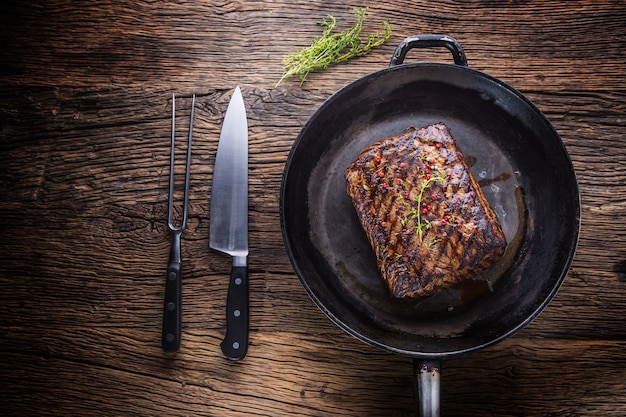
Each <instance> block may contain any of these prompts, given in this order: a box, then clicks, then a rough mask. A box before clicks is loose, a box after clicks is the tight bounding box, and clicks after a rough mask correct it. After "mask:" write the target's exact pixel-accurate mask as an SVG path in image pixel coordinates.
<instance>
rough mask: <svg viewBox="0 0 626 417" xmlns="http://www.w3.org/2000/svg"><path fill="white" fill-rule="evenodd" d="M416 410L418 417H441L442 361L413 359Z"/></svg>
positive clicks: (436, 359)
mask: <svg viewBox="0 0 626 417" xmlns="http://www.w3.org/2000/svg"><path fill="white" fill-rule="evenodd" d="M413 377H414V385H415V392H416V395H415V408H416V410H417V416H418V417H439V415H440V401H439V399H440V398H441V391H440V386H441V359H439V358H434V359H432V358H428V359H413Z"/></svg>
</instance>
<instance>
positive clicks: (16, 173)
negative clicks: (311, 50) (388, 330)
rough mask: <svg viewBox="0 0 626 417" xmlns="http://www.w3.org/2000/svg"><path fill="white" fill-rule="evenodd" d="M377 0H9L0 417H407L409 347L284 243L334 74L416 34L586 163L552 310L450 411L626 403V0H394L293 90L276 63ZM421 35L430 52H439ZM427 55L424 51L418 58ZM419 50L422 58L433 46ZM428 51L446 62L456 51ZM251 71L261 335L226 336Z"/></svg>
mask: <svg viewBox="0 0 626 417" xmlns="http://www.w3.org/2000/svg"><path fill="white" fill-rule="evenodd" d="M356 6H359V4H346V3H345V2H342V1H339V0H331V1H324V2H316V1H314V2H310V1H300V0H296V1H290V2H287V1H283V0H277V1H232V2H228V1H214V2H211V1H196V0H191V1H163V2H154V1H137V0H133V1H128V0H122V1H117V0H116V1H108V0H105V1H98V2H88V1H69V0H56V1H53V0H49V1H30V2H29V1H5V2H3V3H2V5H1V6H0V22H1V24H0V45H1V46H0V128H1V130H0V287H1V288H2V291H1V292H0V305H1V306H2V307H1V313H0V373H1V374H2V378H1V382H0V391H1V392H2V394H1V395H0V410H2V411H1V412H0V414H2V415H3V416H22V415H39V416H45V415H64V416H68V415H77V416H78V415H80V416H87V415H102V416H104V415H106V416H112V415H145V416H153V415H168V416H192V415H193V416H357V415H359V416H361V415H365V416H410V415H413V412H414V409H413V391H412V382H411V368H412V363H411V360H410V359H409V358H405V357H401V356H396V355H393V354H390V353H386V352H383V351H380V350H378V349H376V348H374V347H370V346H368V345H366V344H364V343H362V342H360V341H358V340H356V339H354V338H352V337H350V336H348V335H346V334H345V333H343V332H342V331H341V330H340V329H338V328H337V327H335V326H334V325H333V324H332V323H331V322H330V321H329V320H328V319H327V318H326V317H325V316H324V315H323V314H322V313H321V312H320V311H319V310H318V309H317V307H316V306H315V305H314V304H313V302H312V301H311V300H310V299H309V298H308V296H307V295H306V293H305V291H304V289H303V288H302V286H301V285H300V282H299V281H298V279H297V277H296V275H295V274H294V271H293V269H292V267H291V264H290V262H289V259H288V257H287V254H286V251H285V248H284V245H283V242H282V236H281V231H280V224H279V203H278V196H279V188H280V181H281V175H282V170H283V167H284V164H285V161H286V159H287V155H288V153H289V150H290V147H291V145H292V143H293V141H294V139H295V137H296V136H297V134H298V132H299V131H300V129H301V127H302V126H303V124H304V123H305V122H306V120H307V119H308V117H309V116H310V115H311V113H312V112H313V111H314V110H315V109H316V108H317V107H318V106H319V105H320V104H321V103H322V102H323V100H325V99H326V98H327V97H329V96H330V95H331V94H332V93H333V92H334V91H336V90H337V89H339V88H340V87H342V86H343V85H345V84H347V83H349V82H350V81H352V80H355V79H357V78H359V77H361V76H363V75H365V74H367V73H370V72H373V71H376V70H378V69H381V68H384V67H385V66H386V65H387V63H388V62H389V59H390V57H391V53H392V52H393V50H394V48H395V46H396V45H397V43H398V42H400V40H402V39H403V38H404V37H406V36H409V35H413V34H418V33H446V34H449V35H451V36H454V37H456V38H457V39H458V40H459V41H460V42H461V43H462V44H463V46H464V48H465V50H466V53H467V56H468V60H469V64H470V66H471V67H472V68H474V69H476V70H480V71H484V72H486V73H488V74H490V75H492V76H495V77H497V78H500V79H501V80H503V81H505V82H507V83H508V84H510V85H512V86H514V87H515V88H517V89H518V90H520V91H521V92H522V93H523V94H525V95H526V96H527V97H528V98H529V99H531V100H532V101H533V102H534V103H535V104H536V105H537V106H538V107H539V108H540V109H541V110H542V111H543V112H544V113H545V114H546V116H547V117H548V118H549V119H550V121H551V122H552V123H553V125H554V127H555V128H556V130H557V131H558V133H559V134H560V136H561V137H562V139H563V141H564V143H565V145H566V147H567V149H568V151H569V153H570V155H571V157H572V160H573V162H574V166H575V169H576V172H577V176H578V180H579V185H580V191H581V201H582V227H581V234H580V242H579V246H578V251H577V254H576V257H575V259H574V262H573V265H572V268H571V270H570V272H569V274H568V276H567V278H566V279H565V282H564V284H563V286H562V287H561V290H560V291H559V293H558V294H557V296H556V297H555V298H554V300H553V302H552V303H551V304H550V305H549V306H548V307H547V309H546V310H544V312H543V313H542V314H541V315H540V316H539V317H538V318H537V319H536V320H535V321H534V322H532V323H531V324H530V325H528V326H527V327H526V328H525V329H523V330H522V331H520V332H519V333H517V334H516V335H514V336H513V337H511V338H509V339H507V340H506V341H504V342H502V343H500V344H498V345H496V346H493V347H490V348H487V349H484V350H482V351H479V352H475V353H472V354H467V355H463V356H458V357H453V358H450V359H446V360H445V361H444V373H443V385H442V402H443V408H442V413H443V415H455V416H557V415H558V416H592V415H593V416H595V415H602V416H623V415H626V324H624V322H625V320H626V228H625V227H624V224H626V141H625V140H624V139H625V137H624V136H625V129H624V127H625V125H626V120H625V117H626V116H625V115H626V55H625V54H624V51H625V50H626V25H625V24H624V22H626V6H625V5H624V3H623V2H621V1H591V0H584V1H582V0H581V1H571V2H562V1H532V0H531V1H469V2H468V1H464V2H454V1H442V2H427V1H380V2H375V3H372V4H370V5H369V6H370V14H369V17H368V22H369V25H370V28H371V29H378V27H379V26H378V22H380V21H382V20H385V19H387V20H389V21H390V23H391V26H392V29H393V36H392V39H391V40H390V41H389V42H388V43H387V44H385V45H383V46H382V47H380V48H378V49H376V50H374V51H373V53H372V54H371V55H368V56H366V57H363V58H359V59H356V60H354V61H351V62H349V63H347V64H343V65H340V66H335V67H331V68H329V69H328V70H326V71H324V72H320V73H315V74H312V75H311V76H310V77H309V82H308V83H306V84H304V85H303V86H302V87H301V86H299V84H298V82H297V81H295V80H288V81H286V82H284V83H282V84H281V85H280V86H279V87H277V88H276V87H275V84H276V82H277V81H278V79H279V78H280V74H281V71H282V64H281V59H282V57H284V56H285V55H286V54H287V53H288V52H291V51H294V50H296V49H299V48H301V47H303V46H306V45H307V44H308V43H310V41H311V40H312V39H313V37H315V36H317V35H318V34H319V33H320V28H319V27H318V26H317V25H316V24H315V23H316V21H318V20H320V19H321V18H323V17H324V16H325V15H327V14H333V15H334V16H335V17H337V18H338V21H339V23H340V25H341V24H345V25H347V24H348V23H350V22H352V21H353V15H352V10H353V8H354V7H356ZM424 54H425V52H424ZM416 55H418V54H416ZM416 58H417V57H416ZM428 58H429V59H436V60H438V61H442V62H449V61H451V59H450V58H449V57H448V54H446V53H442V54H438V53H435V54H434V56H433V57H432V58H431V57H428ZM236 85H240V86H241V88H242V91H243V95H244V99H245V101H246V105H247V108H248V117H249V126H250V258H249V263H250V276H251V297H250V298H251V335H250V348H249V353H248V356H247V357H246V358H245V359H244V361H242V362H240V363H231V362H229V361H227V360H226V359H225V358H224V357H223V356H222V354H221V351H220V348H219V343H220V341H221V339H222V337H223V335H224V330H225V329H224V310H225V295H226V287H227V281H228V280H227V274H228V272H229V268H230V259H229V258H228V257H226V256H222V255H220V254H217V253H215V252H213V251H211V250H209V249H208V223H209V219H208V210H209V191H210V183H211V178H212V166H213V162H214V157H215V150H216V147H217V140H218V137H219V129H220V126H221V122H222V118H223V115H224V111H225V109H226V106H227V103H228V100H229V98H230V94H231V92H232V90H233V88H234V87H235V86H236ZM172 93H176V94H177V95H181V96H185V97H186V98H182V99H181V101H180V103H179V104H178V108H179V109H180V111H179V113H178V114H179V115H180V121H179V126H181V128H180V136H179V137H184V134H185V132H184V130H185V126H184V124H185V120H186V115H187V114H188V113H186V112H188V109H189V99H188V97H189V96H190V94H191V93H196V94H197V95H198V99H197V109H196V119H195V128H194V138H195V142H194V145H193V152H194V154H193V160H192V181H191V196H190V207H189V210H190V219H189V224H188V227H187V230H186V231H185V233H184V234H183V258H184V260H183V268H184V288H183V300H184V307H183V308H184V315H183V342H182V346H181V349H180V351H179V352H178V353H177V354H175V355H168V354H164V353H163V352H162V351H161V348H160V326H161V309H162V302H163V301H162V299H163V289H164V271H165V267H166V262H167V256H168V251H169V246H170V234H169V232H168V230H167V227H166V212H167V204H166V201H167V181H168V180H167V174H168V167H169V165H168V164H169V159H168V158H169V148H168V146H169V142H168V140H169V128H170V125H169V123H170V113H169V111H170V97H171V94H172Z"/></svg>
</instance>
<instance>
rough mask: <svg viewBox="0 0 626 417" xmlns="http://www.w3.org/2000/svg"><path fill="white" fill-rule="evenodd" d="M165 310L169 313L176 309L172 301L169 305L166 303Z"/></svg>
mask: <svg viewBox="0 0 626 417" xmlns="http://www.w3.org/2000/svg"><path fill="white" fill-rule="evenodd" d="M167 309H168V310H169V311H174V310H175V309H176V304H175V303H174V302H172V301H170V302H169V303H167Z"/></svg>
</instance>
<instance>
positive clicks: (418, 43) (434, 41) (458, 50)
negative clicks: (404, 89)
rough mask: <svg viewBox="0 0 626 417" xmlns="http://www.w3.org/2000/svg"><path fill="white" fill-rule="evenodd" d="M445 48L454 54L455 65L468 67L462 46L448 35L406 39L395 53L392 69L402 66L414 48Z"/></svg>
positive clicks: (392, 59) (390, 64)
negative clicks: (408, 53) (407, 54)
mask: <svg viewBox="0 0 626 417" xmlns="http://www.w3.org/2000/svg"><path fill="white" fill-rule="evenodd" d="M441 46H443V47H445V48H448V50H449V51H450V52H452V57H453V58H454V63H455V64H457V65H461V66H464V67H467V58H466V57H465V52H464V51H463V47H462V46H461V44H460V43H459V42H458V41H457V40H456V39H454V38H453V37H450V36H447V35H415V36H409V37H408V38H405V39H404V40H403V41H402V42H400V44H399V45H398V47H397V48H396V50H395V52H394V53H393V57H392V58H391V62H390V63H389V66H390V67H395V66H396V65H401V64H402V63H403V62H404V58H405V57H406V53H407V52H409V50H411V49H413V48H432V47H441Z"/></svg>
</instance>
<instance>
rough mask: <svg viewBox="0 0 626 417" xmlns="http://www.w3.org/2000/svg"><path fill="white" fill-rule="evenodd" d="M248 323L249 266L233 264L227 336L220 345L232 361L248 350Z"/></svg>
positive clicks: (229, 286) (229, 287)
mask: <svg viewBox="0 0 626 417" xmlns="http://www.w3.org/2000/svg"><path fill="white" fill-rule="evenodd" d="M248 323H249V315H248V267H246V266H233V270H232V272H231V274H230V283H229V285H228V298H227V299H226V336H225V337H224V340H223V341H222V343H221V345H220V347H221V348H222V352H224V355H226V357H227V358H228V359H230V360H232V361H238V360H241V359H243V358H244V356H246V353H247V352H248Z"/></svg>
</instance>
